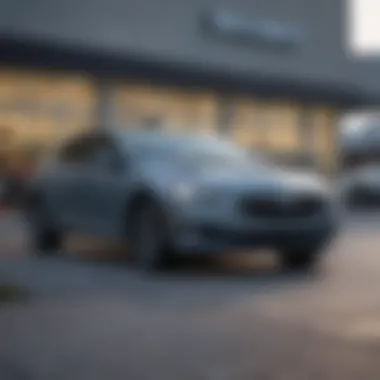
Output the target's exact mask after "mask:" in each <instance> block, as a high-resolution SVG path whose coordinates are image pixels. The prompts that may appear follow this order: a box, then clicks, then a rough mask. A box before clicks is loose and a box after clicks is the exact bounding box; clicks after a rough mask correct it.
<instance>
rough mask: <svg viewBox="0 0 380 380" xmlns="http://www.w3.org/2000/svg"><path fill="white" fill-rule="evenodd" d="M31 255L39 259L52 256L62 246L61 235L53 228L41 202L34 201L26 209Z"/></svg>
mask: <svg viewBox="0 0 380 380" xmlns="http://www.w3.org/2000/svg"><path fill="white" fill-rule="evenodd" d="M26 219H27V223H28V225H29V231H30V240H31V248H32V250H33V254H35V255H37V256H41V257H46V256H53V255H55V254H56V253H57V252H58V250H59V249H60V248H61V245H62V240H63V237H62V233H61V231H59V230H58V229H57V228H55V227H54V225H53V223H52V221H51V220H50V218H49V217H48V212H47V210H46V207H44V203H43V202H42V201H41V200H37V199H34V200H33V201H31V202H29V204H28V205H27V207H26Z"/></svg>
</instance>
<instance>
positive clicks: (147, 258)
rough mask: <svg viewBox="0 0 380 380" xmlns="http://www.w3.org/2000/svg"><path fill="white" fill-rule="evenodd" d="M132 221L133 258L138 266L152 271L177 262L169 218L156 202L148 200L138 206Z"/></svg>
mask: <svg viewBox="0 0 380 380" xmlns="http://www.w3.org/2000/svg"><path fill="white" fill-rule="evenodd" d="M130 223H132V236H131V250H132V260H133V262H134V265H135V266H136V267H137V268H139V269H141V270H143V271H146V272H151V271H156V270H159V269H164V268H167V267H169V266H171V265H173V264H174V263H175V255H174V252H173V251H172V250H171V249H170V244H169V233H168V232H169V231H168V227H167V226H168V224H167V220H166V218H165V216H164V213H163V212H162V211H161V210H160V208H159V207H158V206H157V205H156V204H155V203H154V202H152V201H148V200H147V201H145V202H144V203H142V204H140V205H139V206H138V207H136V208H135V210H134V211H133V213H132V218H131V220H130Z"/></svg>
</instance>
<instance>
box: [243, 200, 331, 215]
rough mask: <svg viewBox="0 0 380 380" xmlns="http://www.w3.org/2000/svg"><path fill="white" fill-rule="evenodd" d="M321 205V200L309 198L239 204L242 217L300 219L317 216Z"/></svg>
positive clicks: (248, 201)
mask: <svg viewBox="0 0 380 380" xmlns="http://www.w3.org/2000/svg"><path fill="white" fill-rule="evenodd" d="M323 205H324V202H323V200H321V199H319V198H318V197H311V196H304V197H297V198H295V199H291V200H286V199H284V200H276V199H265V198H261V199H260V198H248V199H244V200H243V201H242V202H241V204H240V208H241V212H242V213H243V215H245V216H247V217H252V218H257V217H263V218H302V217H312V216H314V215H316V214H318V213H319V212H320V211H321V210H322V208H323Z"/></svg>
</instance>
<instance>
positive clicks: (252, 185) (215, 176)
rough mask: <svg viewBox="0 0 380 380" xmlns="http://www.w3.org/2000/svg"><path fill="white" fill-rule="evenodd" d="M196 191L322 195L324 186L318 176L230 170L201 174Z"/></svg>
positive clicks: (292, 172) (278, 171) (274, 171)
mask: <svg viewBox="0 0 380 380" xmlns="http://www.w3.org/2000/svg"><path fill="white" fill-rule="evenodd" d="M197 182H198V186H199V187H215V188H223V189H231V190H235V191H242V192H246V191H260V192H261V191H264V192H266V191H276V192H278V191H288V192H305V191H307V192H309V191H311V192H322V191H325V190H327V185H326V184H325V183H324V181H323V180H322V179H321V178H319V177H318V176H317V175H314V174H312V173H306V172H297V171H284V170H281V169H277V168H234V169H233V170H222V169H221V170H212V171H211V170H210V171H208V170H201V171H200V172H199V173H198V176H197Z"/></svg>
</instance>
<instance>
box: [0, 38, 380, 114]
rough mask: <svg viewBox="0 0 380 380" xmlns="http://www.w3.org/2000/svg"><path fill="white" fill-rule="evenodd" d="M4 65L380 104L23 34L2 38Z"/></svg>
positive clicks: (354, 92)
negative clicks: (59, 42)
mask: <svg viewBox="0 0 380 380" xmlns="http://www.w3.org/2000/svg"><path fill="white" fill-rule="evenodd" d="M0 49H1V56H0V64H2V65H10V66H12V67H28V68H43V69H50V70H70V71H71V70H72V71H83V72H85V73H86V74H90V75H93V76H96V77H97V78H99V77H102V78H118V77H123V78H128V79H136V80H148V81H149V82H157V83H165V84H173V85H184V86H189V87H196V88H205V87H206V88H212V89H214V90H216V91H222V92H228V93H231V92H238V93H247V94H252V95H255V96H261V97H268V98H284V97H285V98H288V99H296V100H302V101H303V102H319V103H324V104H326V103H328V104H333V105H336V106H339V107H342V108H345V109H347V108H360V107H365V106H367V105H368V106H369V105H372V104H376V103H377V101H378V100H380V99H376V97H374V96H371V95H366V94H363V92H362V91H361V90H360V89H359V88H357V87H355V86H352V85H347V86H346V85H342V84H340V83H339V84H334V83H331V82H329V83H321V82H320V81H319V82H313V81H307V82H306V81H303V80H296V79H292V78H286V77H284V76H281V77H279V76H275V75H273V76H272V75H270V76H269V75H266V76H263V75H262V74H261V75H260V73H254V72H252V73H250V74H249V75H247V74H241V73H237V72H236V71H232V70H231V71H228V70H215V69H212V68H210V67H205V66H204V65H202V64H199V65H191V64H187V63H186V62H181V63H179V62H173V61H163V60H158V59H156V58H155V57H153V56H147V55H145V56H142V55H141V54H140V55H139V54H137V53H132V52H131V53H129V54H121V53H117V52H115V51H104V50H103V51H100V50H97V49H92V48H89V47H85V46H78V45H74V44H72V45H70V44H58V43H57V42H56V41H48V40H43V39H38V38H31V37H27V36H19V35H17V36H16V35H9V34H8V35H1V36H0Z"/></svg>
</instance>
